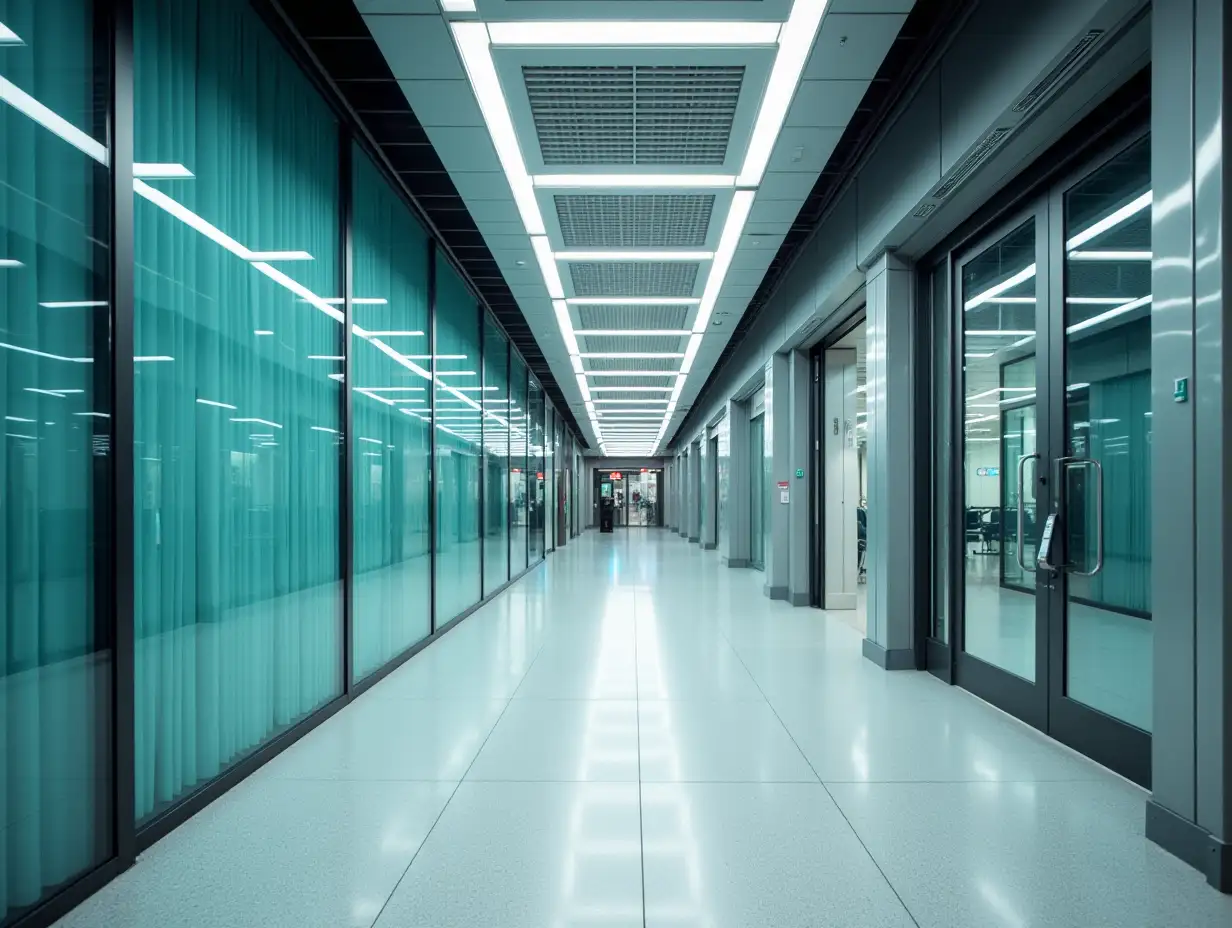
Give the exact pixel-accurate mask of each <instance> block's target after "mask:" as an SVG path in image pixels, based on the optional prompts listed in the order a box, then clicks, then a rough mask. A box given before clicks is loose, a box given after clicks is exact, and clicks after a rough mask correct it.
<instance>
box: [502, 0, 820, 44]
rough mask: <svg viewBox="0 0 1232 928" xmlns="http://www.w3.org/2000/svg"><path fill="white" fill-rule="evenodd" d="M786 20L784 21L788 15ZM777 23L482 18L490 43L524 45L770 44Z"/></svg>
mask: <svg viewBox="0 0 1232 928" xmlns="http://www.w3.org/2000/svg"><path fill="white" fill-rule="evenodd" d="M799 2H800V0H797V6H798V5H799ZM788 22H789V23H790V20H789V21H788ZM780 28H781V24H780V23H775V22H739V21H734V20H723V21H719V22H668V21H665V20H650V21H636V20H617V21H608V22H604V21H597V20H574V21H558V22H545V21H543V20H526V21H520V22H498V23H489V24H488V32H489V34H490V35H491V36H492V44H493V45H524V46H551V45H571V46H577V45H582V46H593V45H604V46H619V45H630V46H634V47H646V46H654V45H674V46H694V45H716V46H725V45H726V46H747V45H774V44H775V43H776V42H778V41H779V29H780ZM810 44H811V40H810Z"/></svg>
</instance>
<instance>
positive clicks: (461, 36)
mask: <svg viewBox="0 0 1232 928" xmlns="http://www.w3.org/2000/svg"><path fill="white" fill-rule="evenodd" d="M543 25H550V24H548V23H545V24H543ZM450 28H451V29H452V30H453V38H454V41H455V42H456V43H457V45H458V52H459V53H460V54H461V56H462V64H463V66H464V67H465V68H466V73H467V76H469V77H470V80H471V89H472V90H473V91H474V92H475V98H476V99H477V100H478V101H479V110H480V112H482V113H483V121H484V122H485V123H486V124H487V127H488V134H489V135H490V136H491V137H492V144H493V145H494V146H495V147H496V156H497V157H498V158H499V159H500V163H501V168H502V169H503V170H504V172H505V180H507V181H508V182H509V187H510V188H511V189H512V191H513V199H514V202H515V203H516V204H517V207H518V212H519V213H520V214H521V216H522V225H524V226H525V227H526V232H527V234H528V235H544V234H545V230H544V226H543V216H542V214H541V213H540V212H539V201H538V200H536V199H535V187H534V184H532V183H531V179H530V175H529V174H528V173H527V172H526V162H525V161H523V159H522V149H521V148H520V147H519V146H518V136H517V133H516V132H515V131H514V129H513V120H512V118H511V117H510V116H509V106H508V104H507V103H506V101H505V92H504V90H503V89H502V88H501V83H500V78H499V77H497V74H496V66H495V65H494V64H493V63H492V50H491V48H489V46H488V42H489V39H488V27H487V26H485V25H484V24H483V23H450Z"/></svg>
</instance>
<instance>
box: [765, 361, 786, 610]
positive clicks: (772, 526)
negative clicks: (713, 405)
mask: <svg viewBox="0 0 1232 928" xmlns="http://www.w3.org/2000/svg"><path fill="white" fill-rule="evenodd" d="M790 363H791V362H790V360H789V358H788V356H787V355H785V354H776V355H773V356H772V357H771V358H770V360H769V361H767V362H766V386H765V391H766V413H765V426H766V427H765V436H766V500H765V505H766V525H767V527H768V529H769V532H768V537H767V538H766V586H765V593H766V595H767V596H769V597H770V598H771V599H786V598H787V590H788V582H789V569H790V549H791V545H790V536H789V533H790V514H791V512H790V507H791V504H790V487H791V483H790V479H789V475H790V474H791V376H790V375H791V369H790ZM783 482H786V483H787V484H788V502H787V503H784V502H782V499H781V494H780V490H779V484H780V483H783Z"/></svg>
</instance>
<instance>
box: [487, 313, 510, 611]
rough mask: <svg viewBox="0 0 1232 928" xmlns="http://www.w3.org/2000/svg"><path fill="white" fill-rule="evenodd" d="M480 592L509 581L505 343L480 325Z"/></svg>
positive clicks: (493, 327)
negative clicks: (481, 510)
mask: <svg viewBox="0 0 1232 928" xmlns="http://www.w3.org/2000/svg"><path fill="white" fill-rule="evenodd" d="M483 409H484V414H483V445H484V457H483V461H484V465H483V474H484V478H483V507H484V519H483V526H484V535H483V589H484V593H485V594H486V593H490V592H491V591H492V590H495V589H497V588H498V587H499V586H501V584H503V583H505V582H507V581H508V580H509V415H510V411H509V342H508V341H507V340H506V338H505V336H504V334H503V333H502V332H501V330H500V327H499V326H498V325H497V324H496V323H495V322H494V321H493V320H492V319H490V318H488V317H487V316H486V315H485V317H484V323H483Z"/></svg>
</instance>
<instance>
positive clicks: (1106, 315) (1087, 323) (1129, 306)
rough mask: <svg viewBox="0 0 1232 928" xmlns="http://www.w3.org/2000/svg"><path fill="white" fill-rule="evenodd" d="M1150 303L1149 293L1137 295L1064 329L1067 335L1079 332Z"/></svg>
mask: <svg viewBox="0 0 1232 928" xmlns="http://www.w3.org/2000/svg"><path fill="white" fill-rule="evenodd" d="M1150 305H1151V294H1149V293H1148V294H1147V295H1146V296H1144V297H1139V298H1138V299H1136V300H1131V301H1130V302H1128V303H1125V304H1123V305H1121V306H1118V307H1116V308H1115V309H1109V310H1107V311H1106V312H1102V313H1100V314H1099V315H1097V316H1092V317H1091V318H1090V319H1083V320H1082V321H1081V322H1075V323H1074V324H1073V325H1071V326H1069V327H1067V328H1066V329H1065V333H1066V334H1067V335H1072V334H1073V333H1074V332H1081V331H1083V330H1084V329H1089V328H1091V327H1092V326H1096V325H1099V324H1100V323H1101V322H1107V321H1108V320H1109V319H1115V318H1116V317H1117V316H1123V315H1125V314H1126V313H1128V312H1133V310H1135V309H1140V308H1141V307H1143V306H1150Z"/></svg>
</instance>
